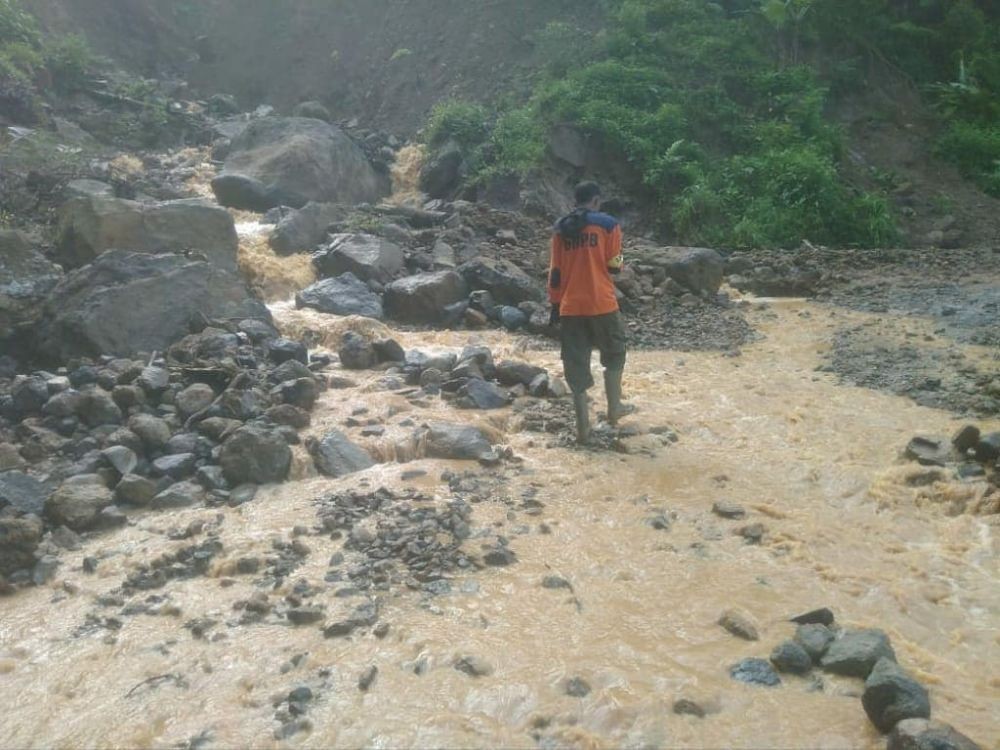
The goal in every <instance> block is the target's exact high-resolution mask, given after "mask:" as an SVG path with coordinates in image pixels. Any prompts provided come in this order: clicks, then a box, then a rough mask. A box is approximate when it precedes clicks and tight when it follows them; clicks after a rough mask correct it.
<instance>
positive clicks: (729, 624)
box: [718, 609, 760, 641]
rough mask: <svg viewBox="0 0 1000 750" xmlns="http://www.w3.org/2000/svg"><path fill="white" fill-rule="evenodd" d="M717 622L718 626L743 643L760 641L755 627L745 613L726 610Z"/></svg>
mask: <svg viewBox="0 0 1000 750" xmlns="http://www.w3.org/2000/svg"><path fill="white" fill-rule="evenodd" d="M718 622H719V625H721V626H722V627H723V628H725V629H726V630H727V631H728V632H729V633H730V634H732V635H734V636H736V637H737V638H742V639H743V640H745V641H756V640H760V635H759V634H758V632H757V626H756V625H755V624H754V622H753V620H751V619H750V616H749V615H748V614H746V613H745V612H740V611H739V610H735V609H730V610H727V611H725V612H723V613H722V615H721V616H720V617H719V621H718Z"/></svg>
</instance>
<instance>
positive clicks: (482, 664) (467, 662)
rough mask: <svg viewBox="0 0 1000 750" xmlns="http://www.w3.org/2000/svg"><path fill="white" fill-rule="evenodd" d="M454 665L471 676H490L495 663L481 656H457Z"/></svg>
mask: <svg viewBox="0 0 1000 750" xmlns="http://www.w3.org/2000/svg"><path fill="white" fill-rule="evenodd" d="M452 666H453V667H454V668H455V669H457V670H458V671H459V672H461V673H463V674H467V675H469V677H488V676H489V675H491V674H493V665H492V664H490V663H489V662H488V661H486V660H485V659H483V658H481V657H479V656H471V655H468V656H456V657H455V660H454V661H453V662H452Z"/></svg>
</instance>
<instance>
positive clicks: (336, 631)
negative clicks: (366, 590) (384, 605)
mask: <svg viewBox="0 0 1000 750" xmlns="http://www.w3.org/2000/svg"><path fill="white" fill-rule="evenodd" d="M377 622H378V607H377V606H376V605H375V604H373V603H368V604H362V605H361V606H360V607H356V608H355V609H354V611H353V612H352V613H351V615H350V617H348V618H346V619H344V620H341V621H340V622H335V623H333V624H332V625H328V626H327V627H326V628H325V629H324V630H323V635H324V636H325V637H327V638H342V637H344V636H348V635H350V634H351V633H353V632H354V631H355V630H358V629H360V628H370V627H372V626H373V625H375V623H377Z"/></svg>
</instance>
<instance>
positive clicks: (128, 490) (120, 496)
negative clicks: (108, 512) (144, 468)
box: [115, 474, 163, 508]
mask: <svg viewBox="0 0 1000 750" xmlns="http://www.w3.org/2000/svg"><path fill="white" fill-rule="evenodd" d="M161 489H163V488H162V487H161V486H160V484H159V483H157V482H154V481H153V480H151V479H146V478H145V477H140V476H136V475H135V474H127V475H126V476H123V477H122V479H121V481H120V482H119V483H118V484H117V486H116V487H115V502H116V503H118V504H119V505H134V506H137V507H140V508H141V507H146V506H148V505H150V504H152V502H153V498H154V497H156V495H157V494H159V492H160V490H161Z"/></svg>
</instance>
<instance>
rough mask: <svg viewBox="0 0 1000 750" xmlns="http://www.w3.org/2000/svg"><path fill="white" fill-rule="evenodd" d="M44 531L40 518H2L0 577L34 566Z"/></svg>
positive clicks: (0, 526) (0, 521)
mask: <svg viewBox="0 0 1000 750" xmlns="http://www.w3.org/2000/svg"><path fill="white" fill-rule="evenodd" d="M42 531H43V527H42V521H41V519H40V518H39V517H38V516H24V517H23V518H14V517H13V516H0V575H8V574H10V573H13V572H14V571H15V570H23V569H25V568H30V567H32V566H34V564H35V549H36V548H37V547H38V543H39V542H40V541H42Z"/></svg>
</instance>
